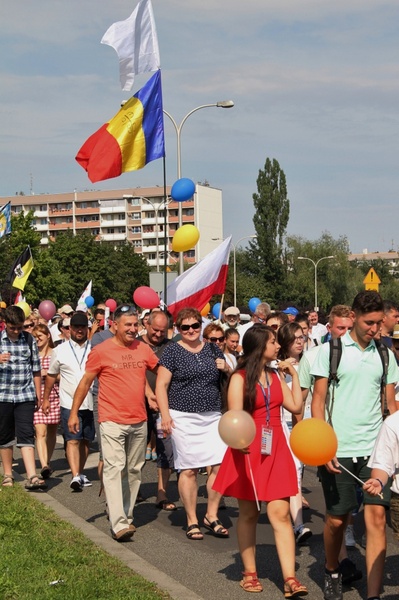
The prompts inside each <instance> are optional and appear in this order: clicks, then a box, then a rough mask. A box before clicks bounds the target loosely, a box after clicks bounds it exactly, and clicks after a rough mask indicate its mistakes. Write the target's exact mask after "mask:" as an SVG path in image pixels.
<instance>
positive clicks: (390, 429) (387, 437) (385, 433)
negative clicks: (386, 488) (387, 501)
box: [368, 411, 399, 494]
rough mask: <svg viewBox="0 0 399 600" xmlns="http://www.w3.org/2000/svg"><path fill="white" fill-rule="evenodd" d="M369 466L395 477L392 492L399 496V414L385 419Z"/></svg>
mask: <svg viewBox="0 0 399 600" xmlns="http://www.w3.org/2000/svg"><path fill="white" fill-rule="evenodd" d="M368 466H369V467H370V468H371V469H382V471H385V472H386V473H388V475H389V476H390V477H392V476H393V483H392V486H391V490H392V491H393V492H395V493H396V494H399V412H398V411H397V412H395V413H393V414H392V415H390V416H389V417H387V418H386V419H385V421H384V422H383V424H382V426H381V429H380V432H379V434H378V436H377V439H376V441H375V445H374V449H373V452H372V453H371V456H370V459H369V462H368Z"/></svg>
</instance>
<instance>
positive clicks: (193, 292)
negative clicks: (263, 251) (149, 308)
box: [166, 236, 232, 317]
mask: <svg viewBox="0 0 399 600" xmlns="http://www.w3.org/2000/svg"><path fill="white" fill-rule="evenodd" d="M231 237H232V236H230V237H228V238H227V239H226V240H224V242H223V243H222V244H220V246H218V247H217V248H215V250H213V251H212V252H210V253H209V254H207V255H206V256H205V258H203V259H202V260H200V262H199V263H197V264H196V265H194V266H193V267H191V268H190V269H188V270H187V271H185V272H184V273H182V275H179V277H176V279H175V280H174V281H173V283H171V284H170V285H169V286H168V288H167V290H166V295H167V302H168V311H169V312H170V313H171V314H172V315H173V316H174V317H175V316H176V314H177V313H178V312H179V310H180V309H182V308H187V307H192V308H197V309H198V310H202V309H203V308H204V306H205V305H206V303H207V302H209V301H210V299H211V298H212V296H214V295H215V294H223V293H224V289H225V286H226V279H227V271H228V268H229V255H230V245H231Z"/></svg>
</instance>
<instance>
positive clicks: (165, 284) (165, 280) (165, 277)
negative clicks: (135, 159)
mask: <svg viewBox="0 0 399 600" xmlns="http://www.w3.org/2000/svg"><path fill="white" fill-rule="evenodd" d="M163 205H164V221H163V223H164V225H163V239H164V243H163V250H164V252H163V301H164V303H165V306H167V304H168V299H167V295H166V289H167V287H168V272H167V265H168V248H167V246H168V205H167V203H166V159H165V154H164V155H163ZM158 252H159V248H158Z"/></svg>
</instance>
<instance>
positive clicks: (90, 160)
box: [76, 71, 165, 183]
mask: <svg viewBox="0 0 399 600" xmlns="http://www.w3.org/2000/svg"><path fill="white" fill-rule="evenodd" d="M162 111H163V108H162V88H161V71H157V72H156V73H155V74H154V75H153V76H152V77H151V79H149V80H148V81H147V83H146V84H145V86H144V87H142V88H141V90H139V91H138V92H137V93H136V94H135V95H134V96H133V98H130V100H128V101H127V102H126V104H124V105H123V106H122V108H121V109H120V111H119V112H118V113H117V114H116V115H115V116H114V117H113V118H112V119H111V120H110V121H109V123H106V124H105V125H103V126H102V127H101V128H100V129H99V130H98V131H96V133H93V135H91V136H90V137H89V139H88V140H87V141H86V142H85V143H84V144H83V146H82V147H81V149H80V150H79V152H78V154H77V156H76V160H77V161H78V163H79V164H80V165H81V166H82V167H83V168H84V169H85V170H86V171H87V174H88V176H89V179H90V181H92V182H93V183H95V182H96V181H103V180H104V179H111V178H112V177H119V175H121V173H126V172H127V171H136V170H138V169H142V168H143V167H144V166H145V165H146V164H147V163H149V162H151V161H152V160H156V159H157V158H161V157H163V156H165V139H164V125H163V112H162Z"/></svg>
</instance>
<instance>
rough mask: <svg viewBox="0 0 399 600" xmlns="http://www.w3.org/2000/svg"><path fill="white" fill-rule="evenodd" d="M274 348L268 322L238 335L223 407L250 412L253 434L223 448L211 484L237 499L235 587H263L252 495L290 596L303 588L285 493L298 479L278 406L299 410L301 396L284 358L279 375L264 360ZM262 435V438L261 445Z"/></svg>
mask: <svg viewBox="0 0 399 600" xmlns="http://www.w3.org/2000/svg"><path fill="white" fill-rule="evenodd" d="M278 350H279V345H278V343H277V341H276V333H275V331H274V330H273V329H271V328H270V327H267V326H265V325H262V324H255V325H253V326H252V327H251V328H250V329H248V331H247V332H246V333H245V335H244V338H243V352H244V354H243V356H242V357H241V358H240V359H239V363H238V368H237V371H235V373H233V375H232V376H231V379H230V382H229V387H228V392H227V405H228V409H229V410H246V411H247V412H249V413H250V414H251V415H252V417H253V419H254V421H255V424H256V436H255V439H254V441H253V442H252V444H251V445H250V446H249V447H248V448H244V449H243V450H234V449H232V448H228V450H227V451H226V454H225V456H224V459H223V462H222V464H221V466H220V469H219V473H218V475H217V477H216V480H215V483H214V486H213V489H215V490H216V491H217V492H219V493H220V494H223V495H225V496H232V497H234V498H237V499H238V505H239V517H238V521H237V537H238V546H239V550H240V554H241V558H242V561H243V565H244V572H243V579H242V581H241V582H240V585H241V587H242V588H243V589H244V590H245V591H247V592H261V591H262V589H263V588H262V585H261V583H260V581H259V579H258V575H257V572H256V562H255V549H256V526H257V522H258V518H259V511H258V506H257V502H256V496H257V498H258V500H259V501H264V502H267V515H268V518H269V521H270V523H271V525H272V527H273V531H274V538H275V542H276V547H277V553H278V557H279V561H280V565H281V570H282V574H283V578H284V596H285V598H296V597H299V596H305V595H306V594H307V593H308V592H307V589H306V587H305V586H304V585H302V584H301V583H300V582H299V581H298V580H297V579H296V577H295V538H294V532H293V529H292V525H291V518H290V504H289V499H290V496H295V494H297V492H298V484H297V477H296V470H295V465H294V461H293V459H292V455H291V452H290V449H289V447H288V445H287V440H286V437H285V435H284V431H283V429H282V426H281V416H280V410H281V406H283V407H284V408H285V409H287V410H289V411H291V412H293V413H295V414H297V413H299V412H300V411H301V408H302V396H301V388H300V385H299V381H298V376H297V373H296V371H295V369H294V367H293V366H292V365H291V364H290V363H289V362H286V361H282V362H280V363H279V365H278V366H279V370H280V372H281V374H282V375H281V377H280V375H279V373H278V372H276V371H275V370H273V369H271V368H269V367H268V366H267V365H268V364H269V363H270V362H271V361H274V360H276V358H277V353H278ZM284 373H288V374H289V375H291V377H292V390H290V389H289V388H288V386H287V384H286V383H285V381H284V376H283V374H284ZM262 433H263V435H262ZM262 438H264V439H267V440H268V443H267V444H265V443H264V444H263V445H262ZM251 470H252V474H251ZM252 475H253V480H254V485H255V489H256V496H255V492H254V486H253V484H252Z"/></svg>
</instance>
